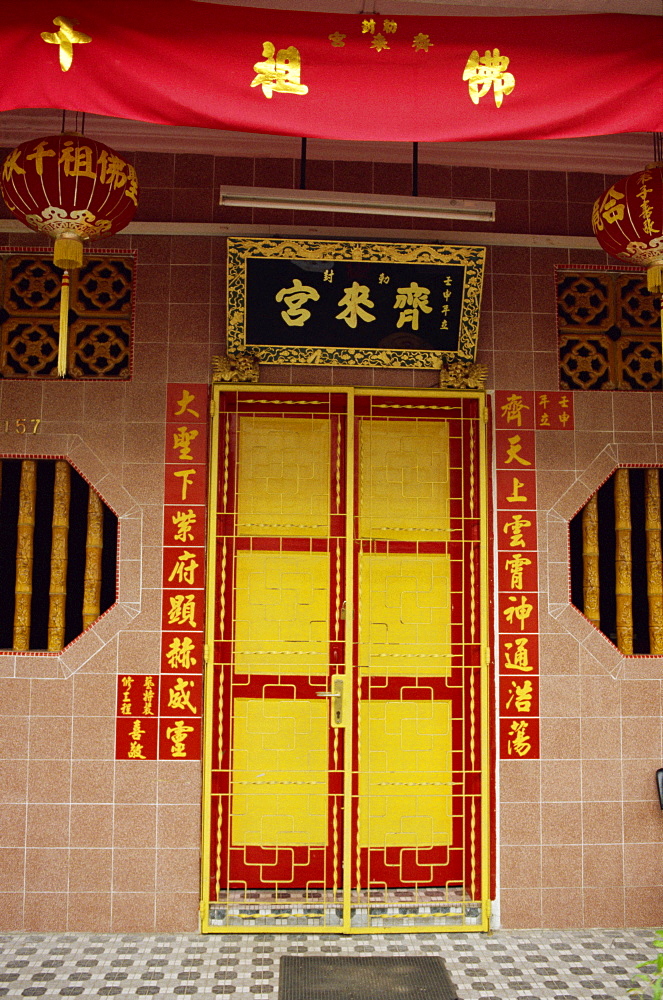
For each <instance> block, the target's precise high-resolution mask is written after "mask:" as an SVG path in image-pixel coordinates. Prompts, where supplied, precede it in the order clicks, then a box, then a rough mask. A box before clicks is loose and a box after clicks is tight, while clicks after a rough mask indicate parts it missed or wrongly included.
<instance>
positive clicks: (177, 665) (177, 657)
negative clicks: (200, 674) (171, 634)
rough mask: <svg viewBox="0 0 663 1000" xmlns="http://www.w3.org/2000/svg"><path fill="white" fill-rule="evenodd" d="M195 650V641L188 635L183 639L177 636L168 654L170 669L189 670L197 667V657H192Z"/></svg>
mask: <svg viewBox="0 0 663 1000" xmlns="http://www.w3.org/2000/svg"><path fill="white" fill-rule="evenodd" d="M194 649H195V646H194V644H193V641H192V639H190V637H189V636H188V635H185V636H184V638H183V639H180V638H178V637H177V636H176V637H175V638H174V639H173V640H172V642H171V644H170V646H169V647H168V650H167V652H166V659H167V660H168V666H169V667H170V669H171V670H180V669H182V670H189V668H190V667H195V665H196V663H197V662H198V661H197V660H196V658H195V656H192V655H191V654H192V653H193V651H194Z"/></svg>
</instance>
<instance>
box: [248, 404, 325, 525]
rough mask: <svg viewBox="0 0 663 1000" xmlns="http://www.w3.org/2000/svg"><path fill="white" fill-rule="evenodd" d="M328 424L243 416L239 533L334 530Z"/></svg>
mask: <svg viewBox="0 0 663 1000" xmlns="http://www.w3.org/2000/svg"><path fill="white" fill-rule="evenodd" d="M329 447H330V445H329V422H328V421H324V420H297V419H295V418H294V417H290V418H288V417H280V418H279V417H269V416H262V417H260V418H256V417H250V416H243V417H240V418H239V463H238V484H237V534H238V535H255V536H270V537H271V536H275V535H284V534H287V535H290V536H306V537H315V538H326V537H327V535H328V534H329Z"/></svg>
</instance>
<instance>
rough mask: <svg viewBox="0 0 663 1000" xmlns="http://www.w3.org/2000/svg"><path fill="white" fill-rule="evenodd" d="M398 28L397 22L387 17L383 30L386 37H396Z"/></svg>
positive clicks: (383, 23)
mask: <svg viewBox="0 0 663 1000" xmlns="http://www.w3.org/2000/svg"><path fill="white" fill-rule="evenodd" d="M397 28H398V24H397V23H396V21H393V20H392V19H391V18H390V17H385V19H384V21H383V22H382V30H383V31H384V33H385V35H395V34H396V29H397Z"/></svg>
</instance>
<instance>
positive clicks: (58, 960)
mask: <svg viewBox="0 0 663 1000" xmlns="http://www.w3.org/2000/svg"><path fill="white" fill-rule="evenodd" d="M653 934H654V932H653V931H650V930H615V931H611V930H578V931H506V930H502V931H496V932H495V933H494V934H489V935H486V934H468V933H454V934H393V935H385V936H377V935H354V936H347V937H341V936H336V935H330V934H287V935H286V934H283V935H277V934H273V935H272V934H256V935H248V934H247V935H245V934H214V935H211V934H210V935H205V936H203V935H197V934H155V935H142V934H140V935H139V934H25V933H15V934H0V997H42V996H43V997H47V998H49V1000H50V998H51V997H92V996H94V997H120V998H126V997H143V996H155V997H158V998H159V1000H167V998H171V997H172V998H174V997H180V996H193V995H195V996H212V995H213V996H229V997H230V996H233V995H237V994H240V995H242V994H243V995H246V996H247V1000H248V998H250V1000H276V997H277V994H278V975H279V959H280V957H281V955H286V954H302V953H307V954H328V955H334V954H339V955H340V954H343V955H351V954H356V955H368V954H370V955H397V954H399V953H400V954H409V955H413V954H423V955H437V956H440V957H442V958H444V960H445V962H446V963H447V968H448V969H449V972H450V975H451V978H452V980H453V981H454V983H455V985H456V987H457V989H458V996H459V997H460V998H461V1000H512V998H514V1000H515V998H517V1000H584V998H588V1000H626V997H627V992H626V991H627V989H628V987H629V986H631V985H632V982H631V976H632V974H633V973H634V972H635V971H636V969H635V966H636V964H637V963H638V962H641V961H644V960H646V959H647V958H650V957H651V956H652V954H653V949H652V947H651V940H652V938H653ZM238 1000H239V998H238ZM339 1000H342V998H339Z"/></svg>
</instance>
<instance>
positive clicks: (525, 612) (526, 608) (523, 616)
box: [502, 594, 534, 632]
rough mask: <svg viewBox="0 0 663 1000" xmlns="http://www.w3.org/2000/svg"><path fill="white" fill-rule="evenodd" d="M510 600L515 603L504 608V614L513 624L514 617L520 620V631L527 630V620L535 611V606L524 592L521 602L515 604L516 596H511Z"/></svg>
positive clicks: (510, 623)
mask: <svg viewBox="0 0 663 1000" xmlns="http://www.w3.org/2000/svg"><path fill="white" fill-rule="evenodd" d="M509 600H510V601H514V605H513V607H511V608H504V610H503V612H502V614H503V615H504V617H505V618H506V620H507V621H508V623H509V625H513V620H514V618H515V619H516V620H517V621H519V622H520V631H521V632H524V631H525V622H526V621H527V619H528V618H529V616H530V615H531V614H532V612H533V611H534V607H533V606H532V605H531V604H530V603H529V601H527V600H526V599H525V595H524V594H523V595H522V596H521V598H520V604H515V600H516V598H515V597H509Z"/></svg>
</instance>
